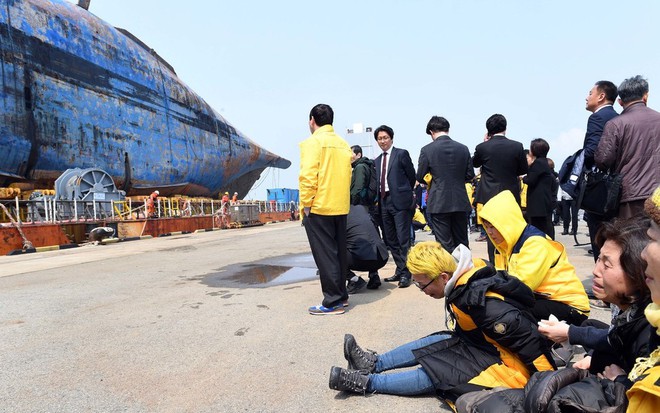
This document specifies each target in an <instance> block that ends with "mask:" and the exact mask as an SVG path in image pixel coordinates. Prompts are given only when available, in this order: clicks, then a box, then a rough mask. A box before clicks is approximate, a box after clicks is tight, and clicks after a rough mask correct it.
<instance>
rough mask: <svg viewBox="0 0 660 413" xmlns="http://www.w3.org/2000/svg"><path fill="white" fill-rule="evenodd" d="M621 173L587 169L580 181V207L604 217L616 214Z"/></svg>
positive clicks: (619, 195) (619, 198)
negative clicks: (582, 179) (581, 181)
mask: <svg viewBox="0 0 660 413" xmlns="http://www.w3.org/2000/svg"><path fill="white" fill-rule="evenodd" d="M622 179H623V177H622V176H621V174H617V173H614V172H600V171H587V172H585V174H584V181H583V183H582V192H583V193H582V196H581V203H580V208H582V209H584V210H585V211H587V212H589V213H592V214H597V215H602V216H604V217H613V216H616V215H617V213H618V212H619V201H620V200H621V181H622Z"/></svg>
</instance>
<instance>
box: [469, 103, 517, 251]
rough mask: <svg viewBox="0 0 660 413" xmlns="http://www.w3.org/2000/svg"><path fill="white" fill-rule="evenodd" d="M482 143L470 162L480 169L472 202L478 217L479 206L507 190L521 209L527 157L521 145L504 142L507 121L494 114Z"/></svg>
mask: <svg viewBox="0 0 660 413" xmlns="http://www.w3.org/2000/svg"><path fill="white" fill-rule="evenodd" d="M486 130H487V133H486V136H485V137H484V142H482V143H480V144H479V145H477V147H476V149H475V151H474V157H473V158H472V164H473V165H474V167H475V168H479V167H480V168H481V181H480V182H479V186H477V193H476V195H475V202H476V203H477V214H478V213H479V210H480V209H481V206H482V205H484V204H485V203H486V202H488V201H489V200H490V199H491V198H492V197H494V196H495V195H497V194H499V193H500V192H502V191H506V190H509V191H511V193H512V194H513V196H514V197H515V199H516V201H517V202H518V204H519V205H520V180H519V176H521V175H525V174H526V173H527V168H528V166H527V156H526V155H525V150H524V148H523V146H522V144H521V143H520V142H517V141H514V140H511V139H509V138H507V137H506V136H505V135H506V118H505V117H504V116H503V115H500V114H495V115H493V116H491V117H490V118H488V120H487V121H486ZM487 241H488V259H489V260H490V261H491V262H494V261H493V260H494V258H495V247H494V246H493V244H492V242H491V241H490V238H489V239H488V240H487Z"/></svg>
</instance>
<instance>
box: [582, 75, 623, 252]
mask: <svg viewBox="0 0 660 413" xmlns="http://www.w3.org/2000/svg"><path fill="white" fill-rule="evenodd" d="M616 95H617V88H616V86H615V85H614V83H612V82H610V81H608V80H600V81H598V82H596V84H595V85H594V86H593V87H592V88H591V90H590V91H589V94H588V95H587V99H586V100H587V106H586V109H587V110H588V111H589V112H592V114H591V115H590V116H589V120H588V121H587V133H586V134H585V136H584V144H583V148H582V152H583V153H584V169H585V170H590V169H591V168H593V167H594V155H595V154H596V149H598V144H599V143H600V137H601V135H602V134H603V129H604V128H605V124H606V123H607V121H609V120H610V119H612V118H614V117H616V116H618V115H619V114H618V113H616V111H615V110H614V108H613V107H612V105H613V104H614V101H615V100H616ZM584 218H585V220H586V221H587V227H588V228H589V239H590V240H591V251H592V252H593V254H594V261H597V260H598V256H599V255H600V248H598V245H596V242H595V237H596V233H597V232H598V229H599V228H600V225H601V224H602V223H603V217H602V216H601V215H597V214H592V213H589V212H586V213H585V217H584Z"/></svg>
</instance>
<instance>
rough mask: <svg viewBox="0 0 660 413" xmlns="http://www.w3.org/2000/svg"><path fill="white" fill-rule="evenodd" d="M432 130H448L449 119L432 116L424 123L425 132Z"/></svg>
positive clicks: (431, 131) (428, 132)
mask: <svg viewBox="0 0 660 413" xmlns="http://www.w3.org/2000/svg"><path fill="white" fill-rule="evenodd" d="M433 132H449V121H448V120H447V119H445V118H443V117H442V116H433V117H432V118H431V120H429V123H427V124H426V134H427V135H430V134H431V133H433Z"/></svg>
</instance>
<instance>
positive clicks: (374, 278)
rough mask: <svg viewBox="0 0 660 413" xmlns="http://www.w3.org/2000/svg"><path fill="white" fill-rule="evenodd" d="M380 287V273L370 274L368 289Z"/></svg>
mask: <svg viewBox="0 0 660 413" xmlns="http://www.w3.org/2000/svg"><path fill="white" fill-rule="evenodd" d="M378 287H380V277H379V276H378V273H376V274H374V275H372V274H369V282H368V283H367V289H368V290H376V289H378Z"/></svg>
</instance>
